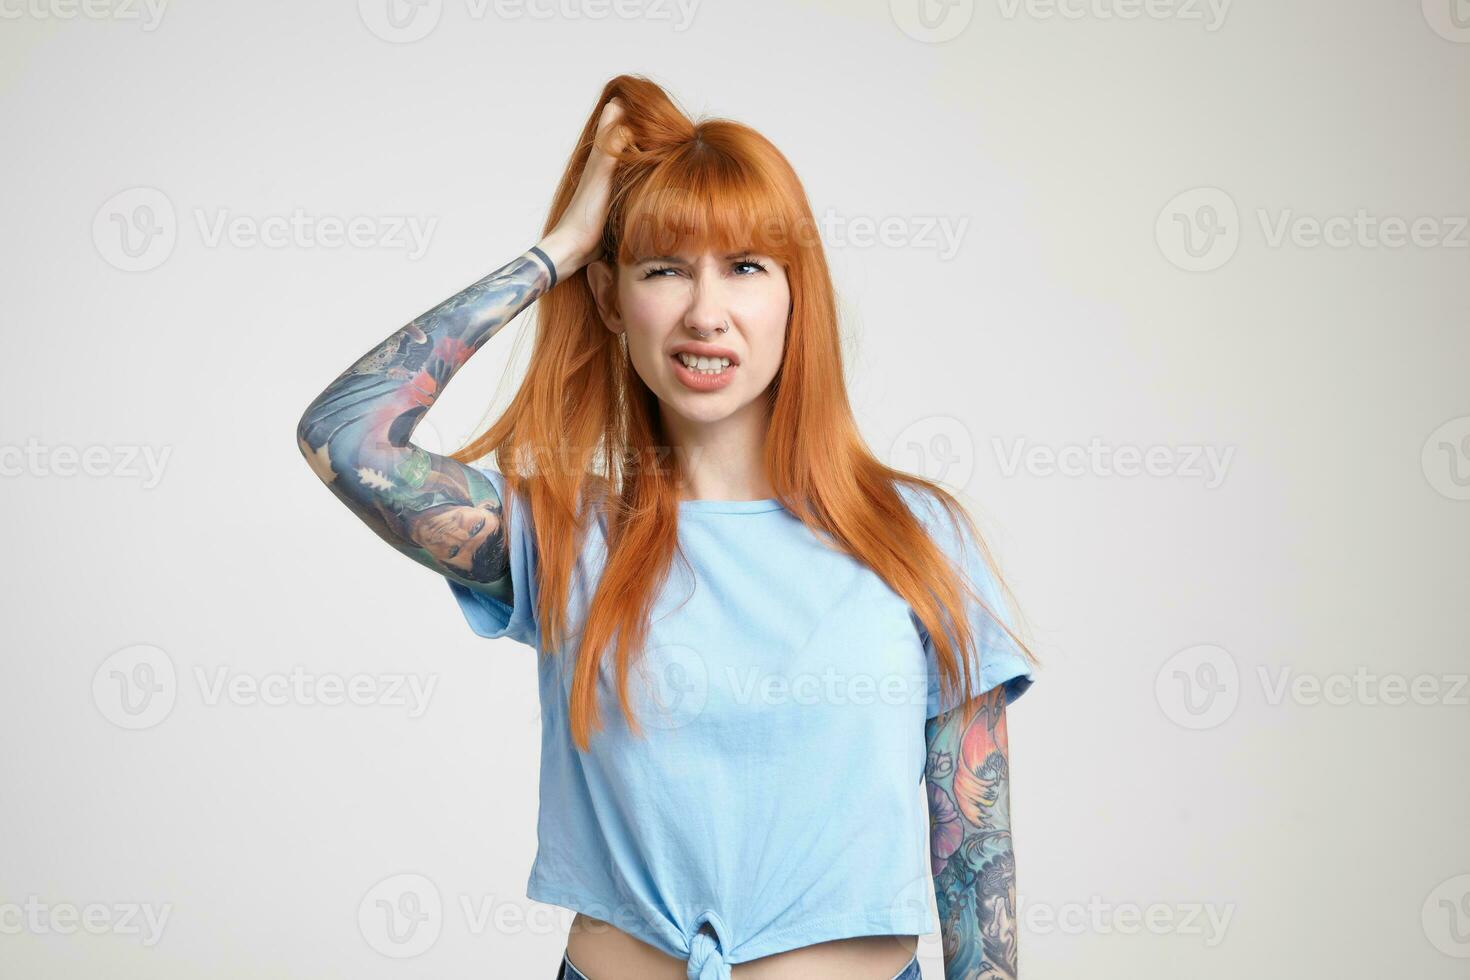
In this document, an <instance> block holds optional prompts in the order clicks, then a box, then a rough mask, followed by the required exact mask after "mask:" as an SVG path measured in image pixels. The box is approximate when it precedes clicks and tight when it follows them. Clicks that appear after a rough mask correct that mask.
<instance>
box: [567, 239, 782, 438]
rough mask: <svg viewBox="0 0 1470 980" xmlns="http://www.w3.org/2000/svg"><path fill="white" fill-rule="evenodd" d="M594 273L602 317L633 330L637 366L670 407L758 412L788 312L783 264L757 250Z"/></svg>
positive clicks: (704, 418)
mask: <svg viewBox="0 0 1470 980" xmlns="http://www.w3.org/2000/svg"><path fill="white" fill-rule="evenodd" d="M589 276H590V277H591V278H590V282H591V284H592V289H593V292H594V294H596V296H597V302H598V306H599V308H600V310H601V311H602V316H603V321H604V322H605V323H606V325H607V327H608V329H609V330H612V331H613V332H614V333H622V334H625V335H626V337H627V343H628V355H629V358H630V359H631V360H632V362H633V369H634V370H635V371H637V372H638V376H639V377H640V378H642V379H643V383H644V384H646V385H648V387H649V389H650V390H652V391H653V393H654V394H655V395H657V396H658V400H659V402H660V403H661V405H662V407H663V411H664V412H672V413H674V414H675V415H676V416H678V417H679V418H680V419H683V420H687V421H688V422H693V423H712V422H719V421H721V420H723V419H726V418H729V417H731V416H733V415H736V414H737V413H740V412H741V411H742V410H746V409H751V408H753V409H755V410H760V409H761V404H762V403H761V402H760V401H759V399H760V396H761V394H762V393H763V392H764V391H765V390H766V388H767V387H768V386H769V385H770V383H771V380H772V379H773V378H774V377H775V376H776V370H777V368H779V367H780V365H781V355H782V351H783V349H784V346H785V342H786V327H787V321H788V319H789V318H790V312H791V292H790V288H789V285H788V283H787V281H786V270H785V269H784V268H783V267H782V266H781V264H780V263H779V262H777V261H776V260H775V259H773V258H771V257H770V256H768V255H761V254H759V253H755V252H742V253H737V254H731V255H723V254H721V255H716V254H715V253H713V252H705V253H704V254H702V255H692V254H684V255H666V256H647V257H641V258H639V259H638V260H637V261H635V262H634V263H633V264H631V265H620V266H618V267H617V271H616V279H615V281H614V273H613V272H612V270H611V269H610V267H609V266H608V265H606V264H605V263H602V262H594V263H593V264H592V267H591V268H590V269H589ZM613 289H616V297H615V300H614V298H613V297H611V296H609V295H608V293H609V292H610V291H611V290H613ZM610 300H612V301H610ZM722 358H728V360H729V364H728V365H726V364H725V363H724V360H722Z"/></svg>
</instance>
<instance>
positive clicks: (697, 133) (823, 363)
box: [451, 75, 1036, 751]
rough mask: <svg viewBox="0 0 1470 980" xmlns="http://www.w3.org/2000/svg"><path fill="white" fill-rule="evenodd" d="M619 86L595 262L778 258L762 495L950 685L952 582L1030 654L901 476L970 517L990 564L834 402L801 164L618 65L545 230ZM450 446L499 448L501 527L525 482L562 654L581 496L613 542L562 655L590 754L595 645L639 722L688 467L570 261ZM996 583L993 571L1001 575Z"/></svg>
mask: <svg viewBox="0 0 1470 980" xmlns="http://www.w3.org/2000/svg"><path fill="white" fill-rule="evenodd" d="M614 97H616V98H618V99H619V100H620V101H621V102H622V104H623V106H624V117H623V124H624V125H626V126H627V127H628V129H629V131H630V136H631V138H630V140H629V141H628V143H627V145H626V147H625V148H624V150H623V151H622V152H621V153H619V154H618V166H617V167H616V169H615V171H614V175H613V186H612V200H611V204H610V208H609V214H608V221H607V225H606V229H605V232H604V236H603V256H602V257H603V259H604V260H606V261H609V262H613V261H616V262H618V263H630V262H632V261H633V260H634V257H635V256H642V255H666V254H672V253H674V252H677V251H679V250H680V249H681V248H682V249H689V250H692V251H693V252H694V253H699V252H702V251H703V250H705V249H707V248H713V249H717V250H718V251H720V252H721V253H727V252H735V251H738V250H740V249H745V248H750V249H751V250H752V251H755V252H757V253H760V254H765V255H769V256H771V257H772V258H775V259H777V260H778V261H780V262H781V263H782V265H783V266H784V268H785V272H786V277H787V281H788V283H789V285H790V292H791V311H790V320H789V324H788V327H787V331H786V344H785V352H784V356H783V359H782V363H781V365H780V367H779V368H778V370H777V372H776V376H775V379H774V380H773V381H772V383H771V385H770V387H769V388H768V389H767V391H766V392H765V395H764V397H765V398H766V399H767V401H768V408H769V418H770V427H769V430H768V432H767V436H766V440H765V449H764V457H765V459H764V462H765V468H766V475H767V477H768V478H769V480H770V483H771V486H772V487H773V489H774V492H775V496H776V497H777V498H778V499H779V500H780V501H781V502H782V504H783V505H784V506H785V507H786V508H787V509H788V510H789V511H790V512H791V513H792V514H793V515H795V516H796V517H797V518H798V519H800V520H801V521H802V522H803V523H805V524H806V525H807V526H808V527H810V528H812V529H813V531H816V532H820V533H821V534H822V535H824V536H825V537H826V538H827V539H829V540H830V541H831V542H832V543H833V544H834V545H835V546H837V547H840V548H841V549H842V550H844V551H846V552H847V553H848V554H850V555H852V556H853V557H854V558H855V559H856V560H858V561H860V562H862V563H863V564H864V565H866V566H867V567H868V568H870V569H872V570H873V571H874V572H875V573H876V574H877V575H879V576H880V577H881V578H882V579H883V580H884V581H885V582H886V583H887V584H888V585H889V587H890V588H892V589H893V590H894V591H895V592H896V593H898V594H899V595H900V596H902V597H903V598H904V599H905V600H906V601H907V602H908V604H909V606H910V607H911V608H912V609H913V611H914V613H915V614H916V615H917V616H918V618H919V619H920V621H921V622H922V623H923V624H924V626H925V628H926V629H927V630H928V631H929V635H930V636H931V637H932V638H933V642H934V646H935V650H936V653H937V658H936V659H937V663H938V667H939V672H940V680H941V684H942V685H946V686H947V689H948V690H951V691H953V690H954V686H955V685H957V684H961V683H962V685H963V686H962V687H960V690H962V691H964V692H966V693H968V692H969V691H971V690H972V684H973V682H974V681H973V679H972V678H971V677H970V673H971V672H970V670H969V663H968V658H967V657H963V656H961V655H960V653H959V651H961V650H965V651H968V650H971V649H972V646H971V645H972V644H973V643H974V642H975V638H974V637H973V636H972V635H971V630H970V628H969V625H968V621H967V617H966V615H965V609H966V606H965V599H964V596H965V594H966V593H968V594H969V596H970V597H971V598H972V599H974V600H975V601H976V602H977V604H978V605H979V607H980V608H981V609H983V610H984V611H985V613H986V614H987V615H989V616H991V617H992V618H993V619H994V620H995V622H996V623H997V624H998V625H999V626H1000V627H1001V628H1002V629H1004V630H1005V632H1006V633H1007V634H1008V635H1010V636H1011V637H1012V639H1014V640H1015V641H1016V643H1017V645H1018V646H1019V648H1020V649H1021V650H1022V651H1023V652H1024V654H1025V656H1026V657H1028V658H1029V659H1031V660H1033V661H1034V660H1035V659H1036V658H1035V656H1034V655H1033V654H1032V653H1031V651H1030V650H1029V649H1028V648H1027V647H1026V645H1025V643H1024V642H1022V641H1021V639H1020V638H1019V637H1018V636H1016V635H1015V633H1014V632H1013V631H1012V630H1011V628H1010V627H1009V626H1007V625H1006V623H1005V622H1004V621H1003V620H1002V619H1001V618H1000V617H998V616H997V615H996V612H997V611H996V610H993V609H991V608H989V606H988V605H987V604H986V603H985V601H984V599H983V598H982V597H981V596H979V595H978V594H976V593H975V591H974V590H972V589H970V588H969V587H968V585H967V584H966V583H965V582H964V580H963V578H962V576H960V575H959V574H958V569H955V568H953V567H951V566H950V565H949V563H948V562H947V561H946V560H945V556H944V553H943V552H942V551H941V550H940V549H939V548H938V546H937V545H936V544H935V543H934V542H933V541H932V540H931V539H930V537H929V535H928V533H927V532H926V531H925V529H924V526H923V525H922V524H921V522H920V521H919V520H918V519H917V518H916V516H915V515H914V513H913V512H912V511H911V510H910V509H909V507H908V505H907V504H906V503H905V501H904V500H903V498H902V497H901V496H900V493H899V489H898V484H907V485H908V486H909V487H911V488H913V489H915V490H918V491H920V492H921V493H922V492H924V491H927V492H929V493H930V494H932V495H933V496H934V497H935V498H937V499H938V500H939V501H940V502H942V503H943V505H944V509H945V510H946V511H948V513H949V516H950V519H951V520H956V521H958V520H962V521H964V522H965V524H966V525H967V526H968V528H969V533H970V535H971V536H972V540H973V541H974V542H975V543H977V544H978V545H979V552H980V555H981V557H982V558H983V560H984V561H985V562H986V564H987V565H988V566H990V568H991V570H992V572H995V569H994V563H993V562H992V560H991V558H990V555H989V552H988V550H987V549H986V548H985V546H984V543H983V539H982V538H981V537H980V535H979V534H978V533H977V532H976V529H975V527H974V523H973V521H972V520H971V518H970V515H969V514H968V513H967V512H966V511H965V508H964V507H962V506H961V505H960V504H959V503H958V501H956V500H955V498H954V497H953V496H951V495H950V494H949V493H948V492H947V491H945V490H944V488H943V487H941V486H940V485H939V484H937V483H934V482H933V481H930V480H926V479H924V478H922V477H918V476H914V475H913V474H910V473H906V472H903V471H901V470H896V469H893V468H892V467H889V466H886V465H884V464H883V463H882V462H881V461H879V460H878V459H877V457H875V456H874V455H873V454H872V452H871V451H870V450H869V449H868V447H867V445H866V444H865V443H864V441H863V439H862V436H861V434H860V432H859V430H858V426H857V424H856V421H855V420H854V418H853V414H852V408H851V406H850V405H849V403H848V399H847V390H846V386H845V381H844V374H843V365H842V355H841V343H840V337H839V334H838V324H837V306H836V300H835V296H834V294H833V289H832V281H831V277H830V274H829V272H828V269H827V262H826V258H825V257H824V254H823V251H822V244H821V241H820V238H819V237H818V236H817V234H816V231H815V229H816V222H815V220H814V218H813V217H812V213H811V208H810V205H809V204H808V203H807V199H806V193H805V191H804V190H803V188H802V186H801V182H800V181H799V180H798V179H797V176H796V172H795V171H794V170H793V169H792V167H791V164H790V163H789V162H788V161H787V160H786V158H785V157H784V156H783V155H782V154H781V152H780V151H779V150H777V149H776V147H775V146H774V145H772V144H771V143H770V141H768V140H767V139H766V138H765V137H763V136H761V135H760V134H759V133H757V132H756V131H755V130H753V129H751V128H749V127H747V126H744V125H741V124H740V123H736V122H733V121H730V120H727V119H710V118H706V119H701V120H699V121H697V122H696V121H694V120H691V119H690V118H689V117H688V116H687V115H686V114H685V113H684V112H683V111H681V110H680V109H679V108H677V107H676V106H675V105H674V103H673V102H672V101H671V100H670V98H669V97H668V95H667V94H666V93H665V92H664V91H663V89H662V88H660V87H659V86H658V85H656V84H655V83H653V82H652V81H649V80H648V79H646V78H643V77H641V76H636V75H619V76H618V77H616V78H614V79H612V80H611V81H609V82H608V83H607V85H606V86H605V87H604V88H603V91H602V95H601V96H600V97H599V98H598V100H597V105H596V106H595V107H594V108H593V110H592V113H591V115H590V116H588V119H587V124H586V126H584V127H583V129H582V135H581V138H580V139H579V140H578V142H577V147H576V150H575V151H574V152H573V153H572V157H571V159H570V160H569V161H568V163H567V167H566V171H565V173H563V175H562V178H561V182H560V184H559V185H558V187H557V190H556V196H555V198H554V199H553V202H552V206H551V210H550V213H549V214H548V215H547V218H546V225H545V228H544V229H543V233H545V232H549V231H551V229H553V228H555V227H556V225H557V223H558V221H559V220H560V218H561V216H562V213H563V211H564V210H565V209H566V207H567V205H568V203H569V202H570V200H571V198H572V195H573V192H574V191H575V190H576V188H577V184H578V182H579V181H580V179H581V175H582V170H583V168H584V167H585V166H586V164H587V160H588V158H589V157H590V155H591V152H592V149H593V140H594V138H595V136H596V133H597V123H598V119H599V117H600V116H601V113H602V109H603V107H604V106H605V105H606V104H607V102H608V100H609V99H612V98H614ZM451 455H452V457H453V458H454V459H457V460H459V461H461V462H465V463H470V462H475V461H477V460H480V459H484V458H486V457H489V456H493V457H494V459H495V464H496V468H497V469H498V470H499V471H500V472H501V473H503V474H504V475H505V480H506V487H507V494H506V497H507V499H506V500H505V501H504V506H505V508H506V514H507V520H508V521H512V522H513V521H515V520H518V519H520V518H519V517H517V516H516V515H515V514H513V513H511V504H512V500H514V499H515V498H516V497H517V496H518V495H519V494H522V493H523V494H524V496H525V499H526V500H527V502H528V503H529V506H530V510H531V514H530V520H531V521H532V523H533V526H534V528H535V535H536V547H537V554H538V559H537V561H538V566H539V579H538V604H539V613H538V619H539V625H540V627H541V637H542V647H543V650H546V651H554V650H560V649H561V648H562V645H563V643H564V642H565V639H566V637H565V636H564V632H565V630H566V628H567V624H566V623H565V621H564V620H565V607H566V604H567V600H568V596H569V590H570V575H571V571H572V568H573V567H574V564H575V561H576V554H577V547H578V540H579V538H580V535H581V533H582V532H583V530H584V529H585V527H586V523H585V522H586V520H588V519H589V508H587V506H586V505H587V502H589V501H593V502H595V504H596V506H597V507H598V508H600V512H601V514H603V515H604V516H605V519H606V523H607V529H608V554H607V558H606V561H605V564H604V567H603V571H602V576H601V579H600V581H599V583H598V586H597V591H596V593H595V595H594V596H593V597H592V600H591V603H590V608H589V609H588V613H587V617H586V620H585V622H584V623H583V624H582V629H581V636H580V641H579V643H578V645H577V647H576V649H575V651H574V653H573V654H572V655H573V656H575V658H576V663H575V669H574V674H573V678H572V688H571V701H570V705H569V712H570V718H571V728H572V736H573V740H574V742H575V743H576V744H577V746H578V747H579V748H581V749H583V750H584V751H585V750H586V749H587V747H588V745H589V742H590V738H591V735H592V734H593V733H594V732H595V731H597V730H599V729H600V728H601V722H600V721H599V718H598V698H597V678H598V667H599V663H600V661H601V658H602V657H603V656H604V655H605V648H606V647H607V646H608V644H609V643H612V644H613V656H614V658H615V665H616V672H617V673H616V676H617V690H618V702H619V705H620V706H621V708H622V712H623V715H624V717H625V718H626V719H627V720H628V724H629V726H630V728H631V729H632V730H633V731H634V732H638V731H639V730H640V729H639V725H638V722H637V720H636V719H635V718H634V716H633V710H632V704H631V700H630V698H629V696H628V690H627V687H628V670H629V667H630V665H631V662H632V657H633V656H634V654H635V653H636V652H637V651H639V650H640V649H642V647H643V643H644V640H645V638H646V631H647V625H648V617H649V610H650V609H651V607H652V604H653V602H654V600H655V598H656V597H657V595H658V591H659V588H660V587H661V586H662V585H663V583H664V580H665V576H666V574H667V572H668V569H669V566H670V563H671V561H672V560H673V557H674V554H675V552H676V550H677V545H678V540H677V530H678V496H677V492H678V488H679V487H680V486H681V485H682V483H683V471H682V469H681V463H680V460H679V458H678V456H677V454H676V453H670V452H668V451H667V442H666V441H665V437H664V435H663V430H662V427H661V424H660V420H659V412H658V402H657V399H656V398H655V397H654V395H653V393H652V392H651V391H650V390H649V389H648V388H647V386H646V385H644V384H643V381H642V380H641V379H640V378H639V377H638V375H637V373H636V371H635V370H634V369H633V365H632V363H631V361H630V360H629V358H628V357H627V355H626V354H625V353H624V351H623V348H622V345H621V344H620V342H619V338H618V336H617V335H615V334H614V333H613V332H611V331H609V330H608V329H607V328H606V327H605V326H603V324H602V321H601V318H600V316H599V314H598V312H597V306H596V303H595V301H594V299H593V295H592V291H591V288H590V286H589V284H588V282H587V277H586V273H585V270H584V269H579V270H577V271H576V272H575V273H573V274H571V275H568V276H565V277H562V278H559V279H558V281H557V284H556V286H555V287H554V288H553V289H552V290H551V291H550V292H548V293H546V294H545V295H543V296H542V297H541V298H540V300H539V301H538V304H537V319H536V332H535V343H534V346H533V348H532V352H531V356H530V363H529V366H528V368H527V371H526V377H525V379H524V380H523V381H522V383H521V386H520V388H519V389H518V390H517V391H516V393H515V396H514V397H513V398H512V400H511V404H510V406H509V407H508V408H507V409H506V411H505V413H504V414H503V415H501V416H500V417H499V418H498V419H496V420H495V422H494V423H493V424H492V425H491V426H490V427H489V429H487V430H486V431H485V432H484V433H483V434H482V435H480V436H479V437H478V438H476V439H474V440H472V441H471V442H470V443H469V444H468V445H466V446H465V447H463V448H461V449H460V450H459V451H457V452H455V453H453V454H451ZM958 526H959V525H958V524H957V525H956V527H957V528H958ZM995 579H996V581H997V582H998V583H1000V582H1001V579H1000V577H999V575H998V573H997V574H995ZM1001 588H1002V589H1004V585H1003V583H1002V584H1001Z"/></svg>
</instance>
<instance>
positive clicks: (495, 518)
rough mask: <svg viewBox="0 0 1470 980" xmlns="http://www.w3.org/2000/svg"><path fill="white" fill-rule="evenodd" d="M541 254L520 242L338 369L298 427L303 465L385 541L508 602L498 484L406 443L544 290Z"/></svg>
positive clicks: (548, 267) (551, 260)
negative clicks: (506, 258) (519, 248)
mask: <svg viewBox="0 0 1470 980" xmlns="http://www.w3.org/2000/svg"><path fill="white" fill-rule="evenodd" d="M542 245H543V246H547V247H551V248H556V247H557V245H556V243H555V242H554V241H551V240H547V241H544V242H543V243H542ZM557 250H558V251H560V250H561V249H559V248H558V249H557ZM538 251H540V252H543V253H545V252H546V251H547V249H546V248H543V247H542V246H537V247H536V248H535V249H534V250H530V249H528V250H527V251H526V252H524V253H522V254H521V255H519V256H517V257H516V258H515V259H513V260H511V261H510V262H508V263H507V264H505V265H504V266H502V267H500V268H499V269H496V270H495V271H494V272H492V273H490V274H489V275H488V276H485V277H484V278H482V279H480V280H479V281H477V282H475V283H473V284H471V285H470V286H468V287H467V288H465V289H463V290H461V291H460V292H458V293H456V294H455V295H453V296H451V297H449V298H448V299H446V300H445V301H444V302H442V303H440V304H439V305H437V306H435V307H434V308H433V309H431V310H429V311H427V312H425V313H424V314H422V315H421V316H419V317H416V318H415V319H414V320H413V321H412V322H410V323H408V324H407V325H405V326H403V327H401V328H400V329H398V330H396V331H394V332H393V333H392V334H391V335H390V336H389V337H388V338H387V339H386V340H384V341H383V342H382V343H380V344H378V345H377V346H376V347H374V348H373V349H372V350H370V351H368V352H367V353H366V354H364V355H363V356H362V357H360V358H358V359H357V361H355V362H354V363H353V364H352V365H351V366H350V367H348V368H347V369H346V370H345V371H343V372H342V373H341V374H340V375H338V376H337V378H336V380H334V381H333V382H332V383H331V384H329V385H328V386H327V387H326V389H325V390H323V391H322V393H321V394H319V395H318V396H317V397H316V398H315V399H314V400H313V401H312V402H311V404H310V405H309V406H308V407H307V409H306V411H305V412H304V413H303V414H302V416H301V421H300V422H299V423H298V425H297V429H296V436H297V445H298V447H299V448H300V450H301V453H302V455H303V456H305V457H306V460H307V462H308V463H309V464H310V465H311V468H312V470H313V471H314V472H315V473H316V474H317V476H318V477H320V478H321V480H322V482H323V483H325V484H326V485H327V487H328V488H329V489H331V491H332V493H333V494H334V495H336V497H337V498H338V499H339V500H341V501H342V503H344V504H345V505H346V506H347V508H348V509H349V510H351V511H352V512H353V513H354V514H356V515H357V516H358V517H359V518H360V519H362V521H363V522H364V523H366V524H367V525H368V526H369V527H371V528H372V529H373V530H374V531H375V532H377V534H378V535H379V536H380V537H381V538H383V540H385V541H387V542H388V543H389V544H391V545H392V546H393V547H395V548H397V549H398V550H400V551H402V552H403V553H405V554H407V555H409V556H410V557H412V558H414V559H415V560H416V561H418V562H420V563H421V564H424V565H426V566H428V567H430V568H433V569H434V570H435V571H438V572H440V573H445V572H452V573H455V574H456V575H457V576H458V577H459V578H461V579H462V580H464V581H465V582H466V584H467V585H470V587H472V588H477V589H481V590H485V591H487V592H488V593H489V594H491V595H493V596H495V597H496V598H500V599H503V600H506V601H509V596H510V580H509V573H508V562H507V557H506V555H507V551H506V545H507V541H508V538H507V536H506V535H505V533H504V530H505V528H504V522H503V516H504V515H503V510H502V502H501V500H500V497H499V495H498V494H497V492H496V489H495V487H494V486H493V485H492V484H491V482H490V480H489V479H488V478H486V476H485V475H484V474H483V473H481V472H480V471H479V470H477V469H475V468H474V467H473V466H468V465H466V464H464V463H461V462H459V461H458V460H455V459H451V458H449V457H447V456H440V455H438V454H436V453H431V452H428V451H427V450H424V449H421V448H420V447H418V446H415V445H414V444H413V443H412V442H411V441H410V438H411V436H412V435H413V430H414V429H415V428H416V427H417V426H418V423H419V421H420V419H422V418H423V416H424V414H425V413H426V412H427V411H428V410H429V407H430V406H431V405H433V404H434V402H435V400H436V399H437V398H438V397H439V394H440V393H441V392H442V391H443V390H444V386H445V385H446V384H448V382H449V379H450V378H452V377H453V376H454V374H455V372H456V371H458V370H459V368H460V367H461V366H462V365H463V364H464V363H465V361H467V360H469V358H470V355H472V354H473V353H474V352H475V351H476V350H478V349H479V348H480V346H481V345H483V344H484V343H485V342H486V341H487V340H489V339H490V338H491V337H493V336H494V335H495V334H496V333H497V332H498V331H499V330H500V328H501V327H503V326H505V325H506V324H507V323H509V322H510V321H511V320H512V319H514V318H515V316H516V314H518V313H520V312H521V310H523V309H525V308H526V307H527V306H529V305H530V304H531V303H532V302H533V301H535V299H536V298H537V297H538V296H540V295H541V294H542V293H544V292H545V291H546V290H548V289H550V288H551V286H552V284H553V282H552V276H553V274H554V273H553V267H555V265H556V263H557V261H558V260H557V258H556V257H553V256H549V255H548V256H547V259H545V260H543V258H542V257H541V256H540V255H538V254H537V252H538Z"/></svg>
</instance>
